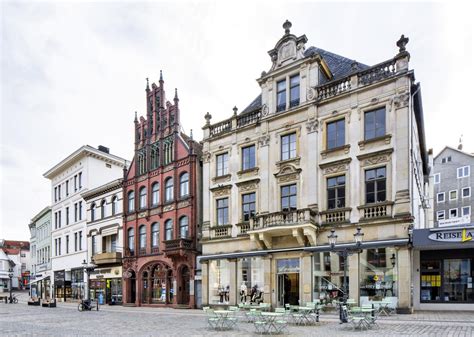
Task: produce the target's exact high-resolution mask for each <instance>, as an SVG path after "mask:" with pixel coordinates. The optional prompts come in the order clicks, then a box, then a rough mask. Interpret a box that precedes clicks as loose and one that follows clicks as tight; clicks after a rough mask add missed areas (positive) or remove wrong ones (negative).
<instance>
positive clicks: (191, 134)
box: [189, 129, 193, 140]
mask: <svg viewBox="0 0 474 337" xmlns="http://www.w3.org/2000/svg"><path fill="white" fill-rule="evenodd" d="M189 138H190V139H191V140H193V129H191V132H190V133H189Z"/></svg>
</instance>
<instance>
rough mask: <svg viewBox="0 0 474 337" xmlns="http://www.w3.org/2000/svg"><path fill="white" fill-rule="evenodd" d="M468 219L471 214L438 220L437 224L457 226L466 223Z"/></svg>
mask: <svg viewBox="0 0 474 337" xmlns="http://www.w3.org/2000/svg"><path fill="white" fill-rule="evenodd" d="M470 221H471V216H470V215H466V216H460V217H457V218H450V219H445V220H438V225H439V226H440V227H446V226H458V225H465V224H468V223H469V222H470Z"/></svg>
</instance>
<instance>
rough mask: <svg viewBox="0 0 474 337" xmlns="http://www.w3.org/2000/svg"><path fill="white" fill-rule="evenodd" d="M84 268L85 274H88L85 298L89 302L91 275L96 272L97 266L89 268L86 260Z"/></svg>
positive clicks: (83, 262)
mask: <svg viewBox="0 0 474 337" xmlns="http://www.w3.org/2000/svg"><path fill="white" fill-rule="evenodd" d="M91 262H93V261H92V259H91ZM82 266H83V268H84V270H85V272H86V274H87V279H86V282H85V285H86V286H85V289H84V291H85V296H84V297H85V300H88V299H89V278H90V273H91V272H92V271H94V269H95V267H96V266H95V265H94V264H92V265H90V266H89V265H88V263H87V262H86V260H85V259H84V260H83V261H82Z"/></svg>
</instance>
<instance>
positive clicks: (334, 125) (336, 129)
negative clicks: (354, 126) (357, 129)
mask: <svg viewBox="0 0 474 337" xmlns="http://www.w3.org/2000/svg"><path fill="white" fill-rule="evenodd" d="M345 124H346V120H345V119H340V120H338V121H335V122H331V123H328V124H327V140H326V142H327V143H326V145H327V146H326V148H327V149H328V150H330V149H335V148H338V147H341V146H344V145H345V144H346V125H345Z"/></svg>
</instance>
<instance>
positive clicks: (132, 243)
mask: <svg viewBox="0 0 474 337" xmlns="http://www.w3.org/2000/svg"><path fill="white" fill-rule="evenodd" d="M127 238H128V249H130V252H131V253H132V254H133V252H134V251H135V231H134V229H133V228H129V229H128V233H127Z"/></svg>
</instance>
